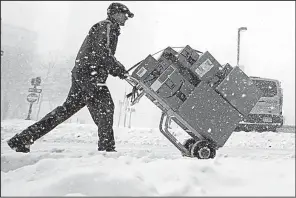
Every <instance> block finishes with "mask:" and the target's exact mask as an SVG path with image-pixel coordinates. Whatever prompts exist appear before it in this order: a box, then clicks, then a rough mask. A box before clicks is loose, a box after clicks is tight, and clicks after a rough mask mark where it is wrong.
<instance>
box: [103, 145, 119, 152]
mask: <svg viewBox="0 0 296 198" xmlns="http://www.w3.org/2000/svg"><path fill="white" fill-rule="evenodd" d="M98 151H106V152H117V151H116V150H115V147H114V146H113V147H107V148H106V147H102V146H99V147H98Z"/></svg>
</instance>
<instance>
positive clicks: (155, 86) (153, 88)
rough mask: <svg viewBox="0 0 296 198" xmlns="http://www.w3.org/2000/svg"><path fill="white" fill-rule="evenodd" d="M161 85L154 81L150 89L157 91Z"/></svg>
mask: <svg viewBox="0 0 296 198" xmlns="http://www.w3.org/2000/svg"><path fill="white" fill-rule="evenodd" d="M162 84H163V83H162V82H160V81H159V80H156V81H155V82H154V83H153V84H152V85H151V89H152V90H153V91H155V92H156V91H157V90H159V88H160V87H161V85H162Z"/></svg>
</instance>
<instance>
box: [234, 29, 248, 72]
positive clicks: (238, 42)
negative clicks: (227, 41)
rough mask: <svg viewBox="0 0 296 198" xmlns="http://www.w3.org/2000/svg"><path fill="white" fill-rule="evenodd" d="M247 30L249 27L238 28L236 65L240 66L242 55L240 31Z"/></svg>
mask: <svg viewBox="0 0 296 198" xmlns="http://www.w3.org/2000/svg"><path fill="white" fill-rule="evenodd" d="M244 30H247V27H240V28H238V32H237V63H236V65H237V66H238V67H239V56H240V54H239V53H240V32H241V31H244Z"/></svg>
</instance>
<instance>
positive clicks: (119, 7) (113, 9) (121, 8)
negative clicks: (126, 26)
mask: <svg viewBox="0 0 296 198" xmlns="http://www.w3.org/2000/svg"><path fill="white" fill-rule="evenodd" d="M107 13H108V15H113V14H116V13H124V14H127V16H128V17H130V18H133V17H134V14H133V13H131V11H130V10H129V9H128V8H127V7H126V6H125V5H123V4H121V3H111V5H110V6H109V7H108V9H107Z"/></svg>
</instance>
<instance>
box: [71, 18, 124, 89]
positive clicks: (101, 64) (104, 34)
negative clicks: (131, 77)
mask: <svg viewBox="0 0 296 198" xmlns="http://www.w3.org/2000/svg"><path fill="white" fill-rule="evenodd" d="M119 35H120V26H119V25H118V24H116V23H114V21H112V19H109V18H107V19H106V20H103V21H100V22H99V23H97V24H95V25H93V26H92V27H91V29H90V31H89V33H88V35H87V36H86V38H85V40H84V42H83V44H82V46H81V47H80V50H79V52H78V54H77V57H76V61H75V66H74V68H73V70H72V74H73V77H74V78H75V79H76V80H77V81H79V82H80V83H81V85H83V86H84V87H85V86H87V88H88V89H91V90H94V89H97V88H98V86H99V85H97V84H98V83H99V84H100V83H105V82H106V80H107V77H108V74H111V75H112V76H115V77H116V76H119V77H120V78H123V76H124V74H125V73H127V72H126V70H125V68H124V66H123V65H122V64H121V63H120V62H119V61H117V60H116V58H115V57H114V55H115V51H116V47H117V42H118V36H119Z"/></svg>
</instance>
